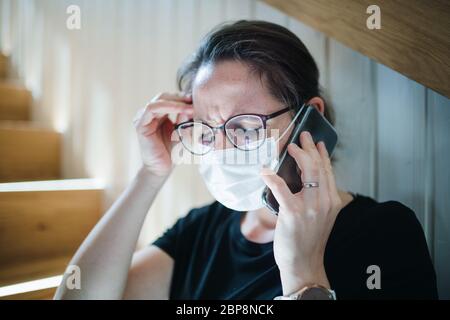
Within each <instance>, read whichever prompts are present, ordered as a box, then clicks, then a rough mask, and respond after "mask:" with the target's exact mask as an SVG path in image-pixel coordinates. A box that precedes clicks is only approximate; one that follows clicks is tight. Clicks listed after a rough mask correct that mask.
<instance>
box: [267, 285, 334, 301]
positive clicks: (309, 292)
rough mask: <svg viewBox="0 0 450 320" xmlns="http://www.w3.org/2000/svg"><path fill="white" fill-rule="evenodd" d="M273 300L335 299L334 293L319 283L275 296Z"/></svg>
mask: <svg viewBox="0 0 450 320" xmlns="http://www.w3.org/2000/svg"><path fill="white" fill-rule="evenodd" d="M274 300H336V293H335V292H334V291H333V290H331V289H328V288H325V287H323V286H320V285H311V286H306V287H304V288H302V289H300V290H299V291H297V292H294V293H293V294H290V295H288V296H277V297H275V298H274Z"/></svg>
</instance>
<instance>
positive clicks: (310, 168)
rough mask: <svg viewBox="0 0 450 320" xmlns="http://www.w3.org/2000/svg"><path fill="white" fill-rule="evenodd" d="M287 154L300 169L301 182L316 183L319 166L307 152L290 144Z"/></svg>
mask: <svg viewBox="0 0 450 320" xmlns="http://www.w3.org/2000/svg"><path fill="white" fill-rule="evenodd" d="M288 153H289V155H290V156H291V157H293V158H294V160H295V162H296V163H297V166H298V167H299V168H300V170H301V178H302V181H303V182H317V181H318V180H319V175H320V172H319V166H318V165H317V162H315V161H314V159H312V157H311V155H310V154H309V153H308V152H306V151H305V150H303V149H301V148H300V147H299V146H298V145H296V144H294V143H291V144H289V145H288Z"/></svg>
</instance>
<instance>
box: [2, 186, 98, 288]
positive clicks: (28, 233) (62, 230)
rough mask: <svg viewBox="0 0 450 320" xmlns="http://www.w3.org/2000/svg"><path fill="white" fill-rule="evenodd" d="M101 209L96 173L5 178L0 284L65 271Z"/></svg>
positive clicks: (95, 221) (3, 284) (8, 283)
mask: <svg viewBox="0 0 450 320" xmlns="http://www.w3.org/2000/svg"><path fill="white" fill-rule="evenodd" d="M102 212H103V188H102V186H101V185H99V183H98V182H97V181H96V180H93V179H73V180H54V181H34V182H16V183H0V243H1V246H0V286H5V285H10V284H16V283H20V282H24V281H30V280H34V279H40V278H44V277H49V276H54V275H61V274H62V273H63V272H64V270H65V268H66V266H67V264H68V263H69V262H70V258H71V257H72V256H73V254H74V253H75V251H76V250H77V248H78V247H79V246H80V244H81V242H82V241H83V240H84V238H85V237H86V236H87V234H88V233H89V232H90V230H91V229H92V228H93V227H94V225H95V224H96V223H97V221H98V220H99V218H100V216H101V215H102Z"/></svg>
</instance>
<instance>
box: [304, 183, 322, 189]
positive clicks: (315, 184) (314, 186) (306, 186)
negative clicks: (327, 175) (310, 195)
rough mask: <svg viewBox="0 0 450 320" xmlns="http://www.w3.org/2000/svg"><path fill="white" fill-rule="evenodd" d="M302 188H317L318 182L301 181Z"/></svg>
mask: <svg viewBox="0 0 450 320" xmlns="http://www.w3.org/2000/svg"><path fill="white" fill-rule="evenodd" d="M302 185H303V188H318V187H319V183H318V182H303V184H302Z"/></svg>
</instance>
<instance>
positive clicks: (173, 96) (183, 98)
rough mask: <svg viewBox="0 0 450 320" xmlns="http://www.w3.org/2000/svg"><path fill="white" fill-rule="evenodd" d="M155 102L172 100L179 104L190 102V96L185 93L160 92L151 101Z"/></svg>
mask: <svg viewBox="0 0 450 320" xmlns="http://www.w3.org/2000/svg"><path fill="white" fill-rule="evenodd" d="M157 100H173V101H179V102H187V103H190V102H192V94H191V93H187V92H162V93H160V94H158V95H157V96H156V97H154V98H153V99H152V102H156V101H157Z"/></svg>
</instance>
